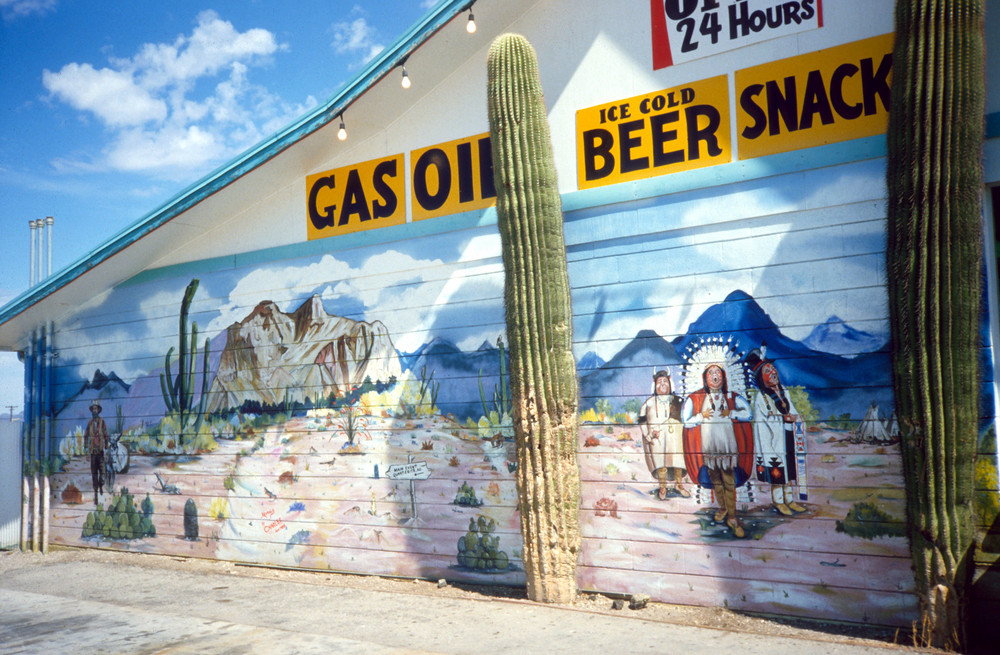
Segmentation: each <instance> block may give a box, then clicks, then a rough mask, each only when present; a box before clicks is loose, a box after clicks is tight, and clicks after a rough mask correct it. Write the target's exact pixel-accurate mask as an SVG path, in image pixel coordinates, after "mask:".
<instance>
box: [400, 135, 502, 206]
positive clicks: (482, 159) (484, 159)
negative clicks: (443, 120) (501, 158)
mask: <svg viewBox="0 0 1000 655" xmlns="http://www.w3.org/2000/svg"><path fill="white" fill-rule="evenodd" d="M496 196H497V194H496V191H495V190H494V188H493V154H492V150H491V149H490V135H489V134H480V135H478V136H471V137H467V138H465V139H459V140H457V141H450V142H448V143H442V144H439V145H436V146H431V147H429V148H424V149H422V150H414V151H413V152H411V153H410V197H411V198H412V201H413V220H415V221H419V220H423V219H425V218H434V217H437V216H446V215H448V214H456V213H458V212H464V211H470V210H473V209H484V208H486V207H489V206H491V205H493V204H494V203H495V202H496Z"/></svg>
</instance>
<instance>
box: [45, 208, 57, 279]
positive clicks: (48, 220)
mask: <svg viewBox="0 0 1000 655" xmlns="http://www.w3.org/2000/svg"><path fill="white" fill-rule="evenodd" d="M55 222H56V219H54V218H53V217H51V216H46V217H45V240H46V242H47V243H48V246H49V254H48V257H47V258H46V259H45V277H47V278H48V277H52V224H53V223H55Z"/></svg>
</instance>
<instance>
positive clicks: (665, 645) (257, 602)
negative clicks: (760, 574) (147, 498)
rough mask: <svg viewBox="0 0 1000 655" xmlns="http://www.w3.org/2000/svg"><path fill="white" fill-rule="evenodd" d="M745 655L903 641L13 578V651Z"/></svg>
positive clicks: (215, 585)
mask: <svg viewBox="0 0 1000 655" xmlns="http://www.w3.org/2000/svg"><path fill="white" fill-rule="evenodd" d="M666 652H679V653H711V654H717V653H740V655H782V654H785V653H788V654H790V655H805V654H808V655H814V654H830V655H856V654H859V653H884V654H886V655H889V654H890V653H898V652H900V651H899V650H898V649H894V648H890V647H887V648H880V647H877V646H870V645H860V646H859V645H848V644H839V643H828V642H821V641H806V640H802V639H796V638H788V637H763V636H756V635H746V634H739V633H733V632H726V631H721V630H712V629H705V628H694V627H689V626H679V625H674V624H668V623H656V622H649V621H644V620H642V619H640V618H638V613H633V612H628V611H627V610H626V611H625V612H623V613H622V614H620V615H618V614H616V615H604V614H593V613H589V612H582V611H577V610H573V609H567V608H557V607H549V606H542V605H535V604H530V603H527V602H523V601H505V600H496V599H490V600H469V599H457V598H445V597H441V598H439V597H434V596H425V595H409V594H400V593H391V592H385V591H367V590H358V589H350V588H342V587H334V586H328V585H317V584H306V583H302V582H289V581H282V580H273V579H262V578H256V577H245V576H238V575H232V574H226V573H225V572H224V571H223V572H218V573H215V572H212V573H206V572H197V573H193V572H188V571H181V570H170V569H160V568H155V567H145V566H136V565H120V564H116V565H113V564H108V563H102V562H93V561H64V562H53V563H47V562H45V560H42V561H41V563H39V564H34V565H31V566H24V567H14V568H11V569H9V570H6V571H3V573H2V574H0V653H3V655H15V654H21V653H46V654H50V653H68V654H69V653H88V654H90V653H129V654H132V653H163V654H167V655H181V654H188V653H191V654H195V653H197V654H198V655H213V654H218V655H222V654H226V655H236V654H254V655H255V654H258V653H259V654H264V653H267V654H268V655H271V654H278V655H280V654H284V653H301V654H306V655H308V654H311V653H324V654H327V653H372V654H381V653H386V654H390V653H391V654H399V653H545V654H546V655H557V654H560V653H567V654H572V655H579V654H580V653H629V655H635V654H637V653H666Z"/></svg>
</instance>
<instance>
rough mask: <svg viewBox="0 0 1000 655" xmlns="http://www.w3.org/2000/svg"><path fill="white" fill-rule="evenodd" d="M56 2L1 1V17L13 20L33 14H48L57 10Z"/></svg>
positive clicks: (34, 0)
mask: <svg viewBox="0 0 1000 655" xmlns="http://www.w3.org/2000/svg"><path fill="white" fill-rule="evenodd" d="M55 7H56V0H0V15H2V16H3V19H4V20H13V19H15V18H20V17H21V16H30V15H32V14H47V13H48V12H49V11H51V10H53V9H55Z"/></svg>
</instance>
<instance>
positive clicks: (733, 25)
mask: <svg viewBox="0 0 1000 655" xmlns="http://www.w3.org/2000/svg"><path fill="white" fill-rule="evenodd" d="M649 3H650V15H651V19H652V24H651V31H652V37H653V70H658V69H660V68H666V67H667V66H672V65H673V64H680V63H683V62H685V61H690V60H692V59H698V58H700V57H706V56H708V55H714V54H716V53H719V52H725V51H726V50H733V49H735V48H741V47H743V46H746V45H750V44H752V43H759V42H761V41H766V40H768V39H774V38H777V37H779V36H786V35H789V34H796V33H798V32H804V31H806V30H812V29H816V28H819V27H822V26H823V0H649Z"/></svg>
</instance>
